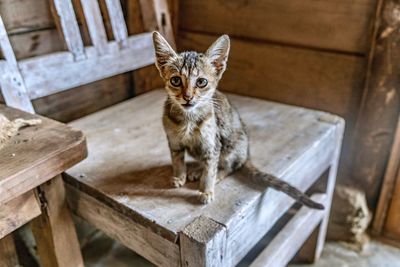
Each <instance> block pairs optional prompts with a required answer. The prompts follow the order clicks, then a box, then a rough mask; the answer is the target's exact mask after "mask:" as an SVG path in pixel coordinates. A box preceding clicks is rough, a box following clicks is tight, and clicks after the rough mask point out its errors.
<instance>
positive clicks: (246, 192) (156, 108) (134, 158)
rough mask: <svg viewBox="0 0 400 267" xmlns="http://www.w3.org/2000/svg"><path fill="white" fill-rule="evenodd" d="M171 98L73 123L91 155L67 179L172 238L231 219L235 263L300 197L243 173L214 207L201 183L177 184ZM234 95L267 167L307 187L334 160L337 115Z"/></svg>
mask: <svg viewBox="0 0 400 267" xmlns="http://www.w3.org/2000/svg"><path fill="white" fill-rule="evenodd" d="M164 97H165V96H164V93H163V92H162V91H160V90H157V91H154V92H150V93H147V94H145V95H143V96H139V97H136V98H135V99H133V100H130V101H127V102H125V103H122V104H119V105H116V106H114V107H112V108H108V109H106V110H103V111H101V112H98V113H96V114H92V115H89V116H87V117H85V118H83V119H80V120H77V121H75V122H73V123H72V125H73V126H74V127H77V128H79V129H82V130H83V131H84V132H85V134H86V135H87V137H88V147H89V150H90V151H91V152H92V154H91V156H90V157H89V158H88V159H87V160H85V161H83V162H82V163H80V164H78V165H77V166H75V167H73V168H72V169H71V170H69V171H68V174H69V175H70V176H72V177H74V178H75V179H72V178H67V182H68V183H70V184H71V185H73V186H75V187H78V188H80V190H82V191H84V192H86V193H87V194H89V195H92V196H93V197H95V198H97V199H99V201H102V202H104V203H106V204H107V205H110V206H112V207H113V208H114V209H115V210H116V211H119V212H121V213H123V214H127V215H129V216H130V218H131V219H132V220H133V221H135V222H139V223H142V224H144V225H146V227H148V228H150V229H152V230H153V231H154V232H156V233H159V234H160V235H162V236H164V237H165V238H166V239H169V240H171V241H173V242H174V241H175V240H176V238H177V234H178V233H179V232H180V231H182V230H183V229H184V228H185V227H186V225H188V224H189V223H191V222H192V221H193V220H194V218H196V217H198V216H201V215H203V216H206V217H209V218H210V219H212V220H214V221H217V222H219V223H221V224H223V225H226V226H227V229H228V236H229V238H230V252H228V257H231V259H232V264H235V263H237V262H238V261H239V260H240V259H241V258H242V257H243V256H244V255H245V254H246V251H248V250H249V249H250V248H251V247H252V246H253V245H254V244H255V243H256V242H257V241H258V240H259V239H260V238H261V236H262V235H263V234H265V233H266V232H267V231H268V229H270V228H271V227H272V226H273V224H274V223H275V222H276V220H277V219H278V218H279V217H280V215H282V214H283V213H284V212H285V211H286V210H287V209H288V208H289V207H290V205H291V204H292V203H293V200H291V199H290V198H289V197H287V196H286V195H284V194H282V193H279V192H276V191H273V190H267V192H264V191H265V189H263V188H259V187H257V186H255V185H254V184H251V183H250V182H249V181H247V180H246V178H245V177H241V176H240V175H234V176H233V177H230V178H228V179H225V180H223V181H222V182H220V183H219V184H218V185H217V187H216V200H215V201H214V202H213V203H211V204H209V205H207V206H203V205H199V203H198V201H197V194H198V193H197V190H196V189H197V185H196V184H194V183H188V184H187V185H186V186H185V187H183V188H179V189H172V188H170V186H169V179H168V177H169V176H170V175H171V167H170V159H169V154H168V146H167V143H166V139H165V136H164V132H163V129H162V125H161V112H162V107H163V99H164ZM230 98H231V100H232V102H233V103H234V104H235V105H236V106H238V109H239V112H240V113H241V114H242V117H243V119H244V121H245V123H246V124H247V126H248V129H249V132H250V139H251V154H252V156H253V158H254V162H255V164H256V165H257V166H260V167H262V169H263V170H265V171H267V172H269V173H272V174H275V175H277V176H279V177H283V179H284V180H287V181H289V182H291V183H292V184H293V185H295V186H297V187H299V188H300V189H302V190H306V189H307V188H308V187H309V186H311V184H313V182H314V181H315V180H316V179H317V178H318V177H319V176H320V175H321V174H322V173H323V172H324V171H325V170H326V169H327V168H328V166H329V165H330V164H331V162H332V158H333V156H334V151H335V149H336V141H337V138H336V129H337V127H338V125H337V124H335V123H333V122H332V121H334V120H333V119H334V118H337V117H335V116H332V115H327V114H326V113H323V112H316V111H310V110H307V109H303V108H294V107H289V106H285V105H282V104H276V103H271V102H266V101H262V100H257V99H253V98H247V97H239V96H234V95H232V96H231V97H230ZM130 114H136V115H135V116H136V118H137V119H135V120H133V119H132V117H131V115H130ZM326 117H328V118H331V119H332V121H329V120H327V119H326ZM294 122H296V123H294ZM338 123H339V125H342V122H341V121H340V120H338ZM108 162H112V164H108ZM243 218H246V220H243ZM249 224H250V225H251V226H252V227H248V225H249ZM230 253H232V255H231V254H230Z"/></svg>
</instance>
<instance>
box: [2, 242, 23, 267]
mask: <svg viewBox="0 0 400 267" xmlns="http://www.w3.org/2000/svg"><path fill="white" fill-rule="evenodd" d="M0 266H1V267H15V266H19V263H18V257H17V252H16V249H15V244H14V239H13V237H12V235H8V236H6V237H4V238H2V239H0Z"/></svg>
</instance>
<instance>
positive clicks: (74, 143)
mask: <svg viewBox="0 0 400 267" xmlns="http://www.w3.org/2000/svg"><path fill="white" fill-rule="evenodd" d="M0 113H1V114H4V115H5V116H6V117H7V118H9V119H10V120H13V119H16V118H23V119H37V118H40V119H41V120H42V123H41V124H39V125H37V126H33V127H28V128H26V129H21V130H20V132H19V134H18V135H17V136H15V137H13V138H12V139H11V140H9V142H7V143H6V145H5V146H4V147H3V148H1V149H0V166H1V168H0V207H1V208H0V266H2V267H8V266H10V267H14V266H19V265H18V259H17V257H16V253H15V248H14V242H13V238H12V236H11V233H12V232H13V231H15V230H17V229H18V228H19V227H21V226H23V225H24V224H26V223H28V222H31V223H30V226H31V227H32V230H33V233H34V236H35V239H36V243H37V247H38V253H39V257H40V260H41V264H42V266H44V267H54V266H83V261H82V256H81V253H80V247H79V244H78V239H77V236H76V233H75V229H74V225H73V222H72V219H71V216H70V214H69V211H68V209H67V203H66V201H65V189H64V185H63V181H62V178H61V175H60V174H61V173H62V172H63V171H65V170H66V169H68V168H70V167H71V166H73V165H74V164H76V163H78V162H79V161H81V160H82V159H84V158H85V157H86V155H87V153H86V142H85V138H84V136H83V134H82V132H80V131H77V130H73V129H72V128H71V127H69V126H67V125H65V124H62V123H59V122H56V121H53V120H50V119H46V118H43V117H40V116H37V115H32V114H29V113H26V112H22V111H20V110H16V109H12V108H8V107H6V106H4V105H0Z"/></svg>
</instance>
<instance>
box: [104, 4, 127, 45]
mask: <svg viewBox="0 0 400 267" xmlns="http://www.w3.org/2000/svg"><path fill="white" fill-rule="evenodd" d="M106 5H107V9H108V15H109V16H110V20H111V26H112V30H113V34H114V38H115V40H116V41H117V42H118V43H119V44H120V45H121V46H124V45H125V44H126V39H127V38H128V30H127V29H126V24H125V19H124V14H123V12H122V8H121V2H120V0H106Z"/></svg>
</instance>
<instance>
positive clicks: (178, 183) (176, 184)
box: [171, 176, 186, 188]
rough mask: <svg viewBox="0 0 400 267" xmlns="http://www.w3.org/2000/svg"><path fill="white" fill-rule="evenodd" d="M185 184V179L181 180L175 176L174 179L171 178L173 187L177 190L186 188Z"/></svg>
mask: <svg viewBox="0 0 400 267" xmlns="http://www.w3.org/2000/svg"><path fill="white" fill-rule="evenodd" d="M185 183H186V178H185V177H183V178H180V177H175V176H174V177H172V178H171V185H172V186H173V187H175V188H178V187H181V186H184V185H185Z"/></svg>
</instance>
